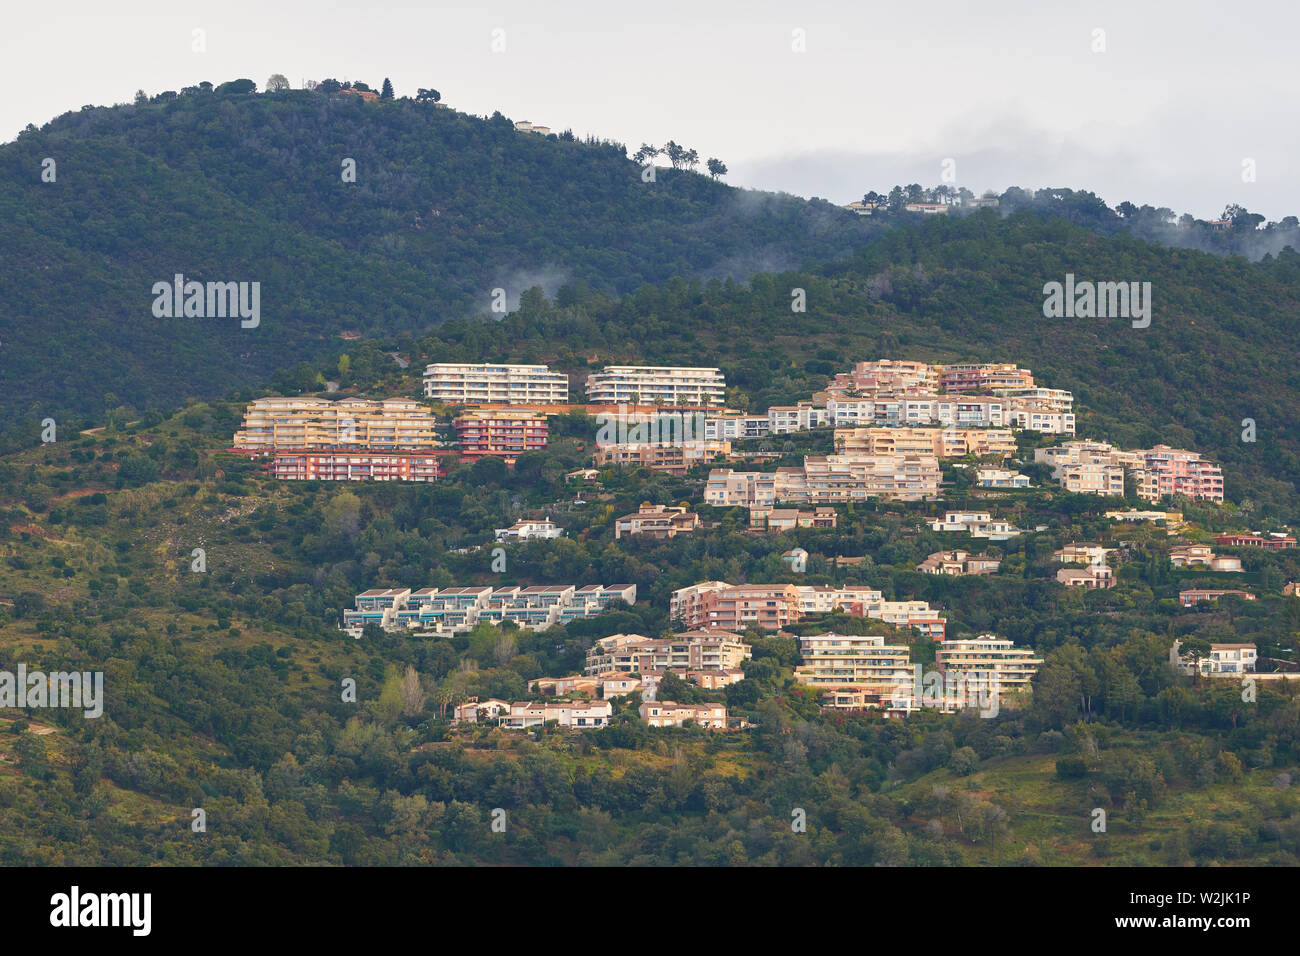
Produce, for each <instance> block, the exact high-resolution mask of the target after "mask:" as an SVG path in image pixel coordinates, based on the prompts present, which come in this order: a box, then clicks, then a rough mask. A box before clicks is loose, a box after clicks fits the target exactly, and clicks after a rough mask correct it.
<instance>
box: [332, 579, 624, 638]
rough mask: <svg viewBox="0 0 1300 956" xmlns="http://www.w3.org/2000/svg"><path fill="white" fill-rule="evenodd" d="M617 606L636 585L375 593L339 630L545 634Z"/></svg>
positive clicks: (346, 615) (363, 597) (360, 601)
mask: <svg viewBox="0 0 1300 956" xmlns="http://www.w3.org/2000/svg"><path fill="white" fill-rule="evenodd" d="M615 601H622V602H624V603H626V604H628V605H631V604H635V603H636V585H635V584H609V585H605V584H587V585H582V586H578V585H573V584H546V585H537V586H534V587H519V586H517V585H516V586H508V587H499V588H491V587H487V586H483V587H453V588H420V589H419V590H416V591H412V590H411V589H410V588H377V589H372V590H369V591H363V592H362V593H361V594H358V595H357V596H356V603H355V605H354V607H353V608H351V609H349V610H345V611H344V612H343V624H342V626H341V630H343V631H345V632H346V633H348V634H350V635H351V636H353V637H360V636H361V633H362V631H363V630H364V629H365V627H366V625H367V624H375V625H377V626H379V627H382V628H383V629H384V630H387V631H401V630H412V631H417V632H420V633H421V634H435V635H444V634H460V633H463V632H465V631H468V630H471V629H473V628H474V627H475V626H476V625H478V624H498V625H499V624H505V623H511V624H514V625H516V626H518V627H520V628H523V629H525V630H531V631H543V630H546V629H547V628H549V627H554V626H555V625H557V624H564V623H565V622H567V621H573V620H578V619H580V618H585V617H594V616H596V615H597V614H601V613H603V612H604V611H606V610H607V609H608V608H609V606H610V605H611V604H613V603H614V602H615Z"/></svg>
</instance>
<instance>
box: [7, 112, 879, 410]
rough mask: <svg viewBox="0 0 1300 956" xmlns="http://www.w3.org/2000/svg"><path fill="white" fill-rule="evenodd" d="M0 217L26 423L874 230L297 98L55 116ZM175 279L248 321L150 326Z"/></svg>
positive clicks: (619, 152)
mask: <svg viewBox="0 0 1300 956" xmlns="http://www.w3.org/2000/svg"><path fill="white" fill-rule="evenodd" d="M47 157H49V158H53V159H54V160H55V161H56V163H57V166H56V179H55V181H54V182H43V181H42V179H41V171H42V161H43V160H44V159H45V158H47ZM346 160H352V161H354V163H355V181H354V182H345V181H344V178H343V173H344V171H345V161H346ZM347 168H350V167H347ZM0 223H3V226H0V289H2V290H3V292H2V293H0V376H2V377H0V384H2V385H3V388H0V406H2V407H3V408H4V410H5V411H7V412H9V413H18V414H25V415H35V416H36V417H40V416H39V415H37V414H36V413H37V412H39V413H41V414H45V413H55V412H62V413H95V412H98V411H100V410H101V409H102V408H103V407H104V404H105V403H104V402H103V392H105V391H111V392H112V393H113V394H114V397H115V398H116V399H117V400H118V401H121V402H126V403H129V404H132V405H134V406H136V407H138V408H145V407H157V406H162V405H167V404H171V403H175V402H177V401H179V400H182V399H184V398H186V397H187V396H191V395H197V396H212V395H214V394H224V393H225V392H227V391H228V390H229V389H230V387H231V386H233V385H240V384H251V383H256V382H261V381H264V380H265V379H266V377H267V376H268V374H269V373H270V372H271V371H272V370H274V369H277V368H282V367H284V366H287V365H292V364H295V363H296V362H297V361H299V360H300V359H301V358H303V357H308V358H310V357H312V356H313V355H315V354H316V353H317V352H318V351H319V350H320V347H321V343H322V342H323V341H325V340H327V339H329V338H330V337H332V336H334V335H336V334H337V333H338V332H340V331H343V330H357V331H360V332H362V333H366V332H382V333H384V334H387V335H393V334H395V333H398V332H401V331H403V330H406V331H415V330H426V329H428V328H430V327H432V326H433V325H435V324H437V323H438V322H440V321H442V320H444V319H446V318H448V317H450V316H455V315H463V314H478V313H487V312H488V311H489V310H490V309H491V307H492V303H493V290H494V289H498V288H500V289H503V290H504V292H505V295H506V298H507V299H508V300H509V302H510V303H511V305H512V307H513V305H514V304H516V303H517V302H518V300H519V296H520V294H521V293H522V292H523V291H524V290H526V289H527V288H529V287H531V286H534V285H540V286H542V287H543V288H545V289H546V290H547V291H548V292H551V293H554V292H556V291H557V290H558V289H559V288H560V287H561V286H562V285H563V284H565V283H571V284H573V285H575V286H581V285H583V284H586V285H590V286H593V287H597V288H600V289H604V290H608V291H610V292H628V291H632V290H634V289H636V288H638V287H640V286H642V285H644V284H646V283H652V282H660V281H663V280H665V279H667V278H669V277H671V276H675V275H687V276H694V275H735V276H740V277H747V276H748V275H749V274H750V273H751V272H754V271H759V270H762V269H773V268H790V267H794V266H799V265H802V264H804V263H807V262H810V261H815V260H824V259H829V258H833V257H835V256H838V255H842V254H843V253H845V252H846V251H849V250H850V249H852V248H853V247H854V246H855V245H857V244H860V243H861V242H862V241H863V239H864V237H865V236H866V235H867V234H868V233H869V232H870V231H871V230H872V229H873V228H876V229H879V228H880V227H873V226H872V225H871V224H869V223H864V222H862V221H859V220H858V219H857V218H856V217H854V216H852V215H850V214H848V213H845V212H843V211H842V210H839V209H836V208H835V207H833V206H830V205H829V204H827V203H809V202H805V201H804V200H801V199H796V198H793V197H788V196H776V195H770V194H759V193H742V192H740V191H738V190H735V189H732V188H731V187H728V186H726V185H724V184H722V183H719V182H715V181H712V180H710V179H708V178H707V177H705V176H701V175H697V174H694V173H686V172H677V171H673V170H660V171H659V172H658V174H657V176H656V181H654V182H651V183H646V182H643V181H642V176H641V170H640V167H638V166H637V165H636V164H635V163H633V162H632V161H631V160H629V159H627V158H626V156H625V155H624V149H623V147H622V146H620V145H617V144H611V143H598V142H578V141H576V140H573V139H572V138H571V137H568V138H566V137H554V136H551V137H541V136H537V135H533V134H527V133H521V132H517V131H516V130H515V129H514V128H513V125H512V124H511V122H510V121H509V120H507V119H506V118H505V117H502V116H500V115H499V114H498V115H496V116H494V117H492V118H491V119H480V118H476V117H472V116H467V115H464V114H460V113H455V112H452V111H450V110H446V109H436V108H434V107H433V106H431V105H427V104H420V103H415V102H413V101H408V100H393V101H385V102H379V103H363V102H361V101H360V100H359V99H357V98H355V97H349V96H326V95H323V94H317V93H312V92H306V91H296V92H285V93H281V94H266V95H260V96H258V95H239V94H225V95H222V94H213V93H203V94H194V95H187V96H181V97H178V98H174V99H170V100H166V101H163V102H155V103H147V104H139V105H134V106H119V107H113V108H99V109H95V108H87V109H84V110H82V111H81V112H78V113H69V114H66V115H64V116H62V117H59V118H58V119H56V120H54V121H53V122H51V123H49V124H48V125H47V126H45V127H44V128H43V129H41V130H39V131H36V130H29V131H28V132H27V133H25V134H24V135H22V136H20V137H19V139H18V140H17V141H16V142H14V143H9V144H6V145H4V146H0ZM177 273H180V274H183V275H184V276H185V277H186V278H187V279H195V280H198V281H248V282H252V281H257V282H260V283H261V324H260V326H259V327H258V328H256V329H249V330H244V329H240V328H239V326H238V323H237V322H233V321H230V320H224V319H197V318H191V319H158V318H155V317H154V316H153V314H152V312H151V305H152V303H153V294H152V292H151V289H152V287H153V284H154V283H155V282H160V281H170V280H171V279H172V277H173V276H174V275H175V274H177ZM88 382H93V383H94V387H90V388H88V387H87V383H88ZM104 382H106V383H109V384H107V385H104V386H103V387H102V388H101V387H100V383H104ZM113 404H114V403H113V402H109V403H108V405H109V406H112V405H113Z"/></svg>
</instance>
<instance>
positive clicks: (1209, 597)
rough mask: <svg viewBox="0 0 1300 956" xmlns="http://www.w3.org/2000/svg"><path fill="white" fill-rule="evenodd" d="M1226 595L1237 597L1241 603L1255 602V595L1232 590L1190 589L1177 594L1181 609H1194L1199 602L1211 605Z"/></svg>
mask: <svg viewBox="0 0 1300 956" xmlns="http://www.w3.org/2000/svg"><path fill="white" fill-rule="evenodd" d="M1227 595H1232V596H1233V597H1239V598H1241V599H1242V600H1243V601H1253V600H1255V595H1253V594H1251V593H1250V592H1249V591H1238V590H1234V589H1225V590H1217V589H1209V588H1191V589H1188V590H1186V591H1179V592H1178V603H1180V604H1181V605H1182V606H1183V607H1195V606H1196V605H1197V604H1198V603H1199V602H1201V601H1209V602H1211V603H1214V602H1217V601H1218V600H1219V598H1221V597H1225V596H1227Z"/></svg>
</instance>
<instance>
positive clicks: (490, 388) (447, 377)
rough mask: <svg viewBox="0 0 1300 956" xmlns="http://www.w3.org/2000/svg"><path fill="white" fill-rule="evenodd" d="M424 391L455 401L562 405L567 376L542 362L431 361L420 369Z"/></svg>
mask: <svg viewBox="0 0 1300 956" xmlns="http://www.w3.org/2000/svg"><path fill="white" fill-rule="evenodd" d="M424 394H425V397H426V398H431V399H433V400H434V401H438V402H447V403H449V404H456V405H564V404H567V403H568V401H569V377H568V376H567V375H564V374H562V373H560V372H552V371H551V370H550V369H549V368H547V367H546V366H545V365H486V364H484V365H470V364H460V363H454V362H435V363H434V364H432V365H429V366H427V367H426V368H425V370H424Z"/></svg>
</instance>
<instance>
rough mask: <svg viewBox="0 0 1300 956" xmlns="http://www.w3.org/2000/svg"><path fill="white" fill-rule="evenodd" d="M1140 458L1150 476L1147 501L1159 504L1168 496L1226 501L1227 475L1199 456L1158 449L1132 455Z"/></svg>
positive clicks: (1160, 447)
mask: <svg viewBox="0 0 1300 956" xmlns="http://www.w3.org/2000/svg"><path fill="white" fill-rule="evenodd" d="M1130 454H1133V455H1137V456H1138V458H1139V459H1140V461H1141V463H1142V467H1143V468H1144V469H1145V471H1146V472H1147V474H1148V475H1149V476H1150V479H1149V481H1150V483H1151V484H1150V485H1149V486H1148V487H1147V488H1146V489H1145V494H1144V497H1147V498H1148V499H1149V500H1151V501H1158V500H1160V499H1161V498H1163V497H1164V496H1165V495H1186V496H1187V497H1189V498H1194V499H1202V500H1206V501H1216V502H1222V501H1223V472H1222V470H1221V469H1220V468H1219V466H1218V464H1216V463H1215V462H1212V461H1209V460H1207V459H1205V458H1202V457H1201V456H1200V453H1199V452H1194V451H1186V450H1184V449H1181V448H1170V447H1169V446H1168V445H1156V446H1155V447H1154V448H1144V449H1140V450H1138V451H1134V452H1130Z"/></svg>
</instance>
